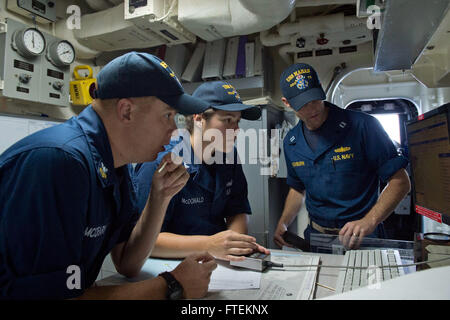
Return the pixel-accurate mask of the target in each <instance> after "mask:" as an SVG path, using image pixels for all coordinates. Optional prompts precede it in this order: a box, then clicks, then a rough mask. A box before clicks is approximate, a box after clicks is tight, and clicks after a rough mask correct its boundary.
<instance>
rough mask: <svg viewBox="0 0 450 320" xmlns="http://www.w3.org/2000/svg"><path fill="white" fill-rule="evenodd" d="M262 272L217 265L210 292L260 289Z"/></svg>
mask: <svg viewBox="0 0 450 320" xmlns="http://www.w3.org/2000/svg"><path fill="white" fill-rule="evenodd" d="M260 283H261V272H257V271H252V270H245V269H239V268H232V267H228V266H224V265H221V264H220V263H219V264H217V268H216V269H215V270H214V271H213V273H212V275H211V281H210V283H209V287H208V291H211V292H213V291H220V290H242V289H259V287H260Z"/></svg>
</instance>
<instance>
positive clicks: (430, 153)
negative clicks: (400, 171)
mask: <svg viewBox="0 0 450 320" xmlns="http://www.w3.org/2000/svg"><path fill="white" fill-rule="evenodd" d="M449 118H450V104H446V105H443V106H442V107H440V108H437V109H435V110H432V111H430V112H427V113H425V114H423V115H420V116H419V117H418V118H417V120H414V121H410V122H408V123H407V124H406V132H407V135H408V148H409V160H410V164H411V173H412V183H413V199H414V202H415V210H416V212H417V213H419V214H422V215H424V216H426V217H428V218H431V219H433V220H436V221H438V222H444V223H446V224H450V140H449V135H450V131H449V129H450V126H449V123H450V122H449Z"/></svg>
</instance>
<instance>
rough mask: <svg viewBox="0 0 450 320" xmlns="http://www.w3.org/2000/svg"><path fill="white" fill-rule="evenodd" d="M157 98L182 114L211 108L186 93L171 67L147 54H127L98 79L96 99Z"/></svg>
mask: <svg viewBox="0 0 450 320" xmlns="http://www.w3.org/2000/svg"><path fill="white" fill-rule="evenodd" d="M149 96H155V97H157V98H159V99H160V100H162V101H163V102H165V103H167V104H168V105H169V106H171V107H172V108H174V109H176V110H177V111H178V112H180V113H182V114H195V113H202V112H203V111H205V110H206V109H207V108H208V107H209V104H208V103H206V102H205V101H203V100H201V99H197V98H194V97H191V96H190V95H188V94H186V93H184V90H183V87H182V86H181V83H180V81H179V80H178V78H177V76H176V75H175V73H174V72H173V71H172V69H170V67H169V66H168V65H167V64H166V63H165V62H164V61H162V60H161V59H159V58H158V57H155V56H154V55H151V54H149V53H144V52H135V51H132V52H128V53H126V54H124V55H122V56H120V57H117V58H115V59H114V60H112V61H111V62H109V63H108V64H107V65H106V66H104V67H103V69H102V70H100V72H99V73H98V75H97V89H96V91H95V98H98V99H115V98H118V99H121V98H137V97H149Z"/></svg>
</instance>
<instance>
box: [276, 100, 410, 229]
mask: <svg viewBox="0 0 450 320" xmlns="http://www.w3.org/2000/svg"><path fill="white" fill-rule="evenodd" d="M325 105H326V106H327V107H328V108H329V113H328V118H327V120H326V121H325V122H324V124H323V125H322V127H321V129H322V128H324V130H321V136H320V137H319V141H318V143H317V145H316V148H315V151H312V150H311V148H310V147H309V145H308V143H307V142H306V139H305V137H304V133H303V130H302V126H303V121H299V123H298V124H297V125H296V126H295V127H294V128H292V130H291V131H289V133H288V134H287V135H286V137H285V139H284V152H285V157H286V165H287V169H288V177H287V184H288V185H289V186H290V187H292V188H294V189H295V190H297V191H299V192H303V191H305V190H306V209H307V210H308V213H309V215H310V218H311V220H313V221H314V222H316V223H318V224H319V225H321V226H324V227H329V228H342V227H343V226H344V225H345V223H347V222H348V221H353V220H358V219H361V218H363V217H364V216H365V215H366V214H367V213H368V212H369V210H370V209H371V208H372V207H373V206H374V205H375V203H376V201H377V199H378V190H379V185H380V181H383V182H387V181H388V180H389V179H390V178H391V177H392V175H394V174H395V173H396V172H397V171H398V170H399V169H401V168H405V167H406V165H407V163H408V162H407V160H406V158H404V157H402V156H399V155H398V154H397V151H396V149H395V147H394V145H393V143H392V141H391V139H390V138H389V137H388V135H387V134H386V132H385V131H384V129H383V127H382V126H381V124H380V123H379V121H378V120H377V119H376V118H375V117H372V116H370V115H368V114H365V113H363V112H358V111H351V110H344V109H341V108H338V107H337V106H335V105H333V104H331V103H328V102H325Z"/></svg>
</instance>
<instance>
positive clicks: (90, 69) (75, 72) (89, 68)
mask: <svg viewBox="0 0 450 320" xmlns="http://www.w3.org/2000/svg"><path fill="white" fill-rule="evenodd" d="M83 69H87V70H89V75H88V76H87V77H82V76H80V75H79V74H78V70H83ZM92 75H93V72H92V68H91V67H90V66H88V65H80V66H76V67H75V68H74V69H73V76H74V77H75V79H76V80H82V79H89V78H92Z"/></svg>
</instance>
